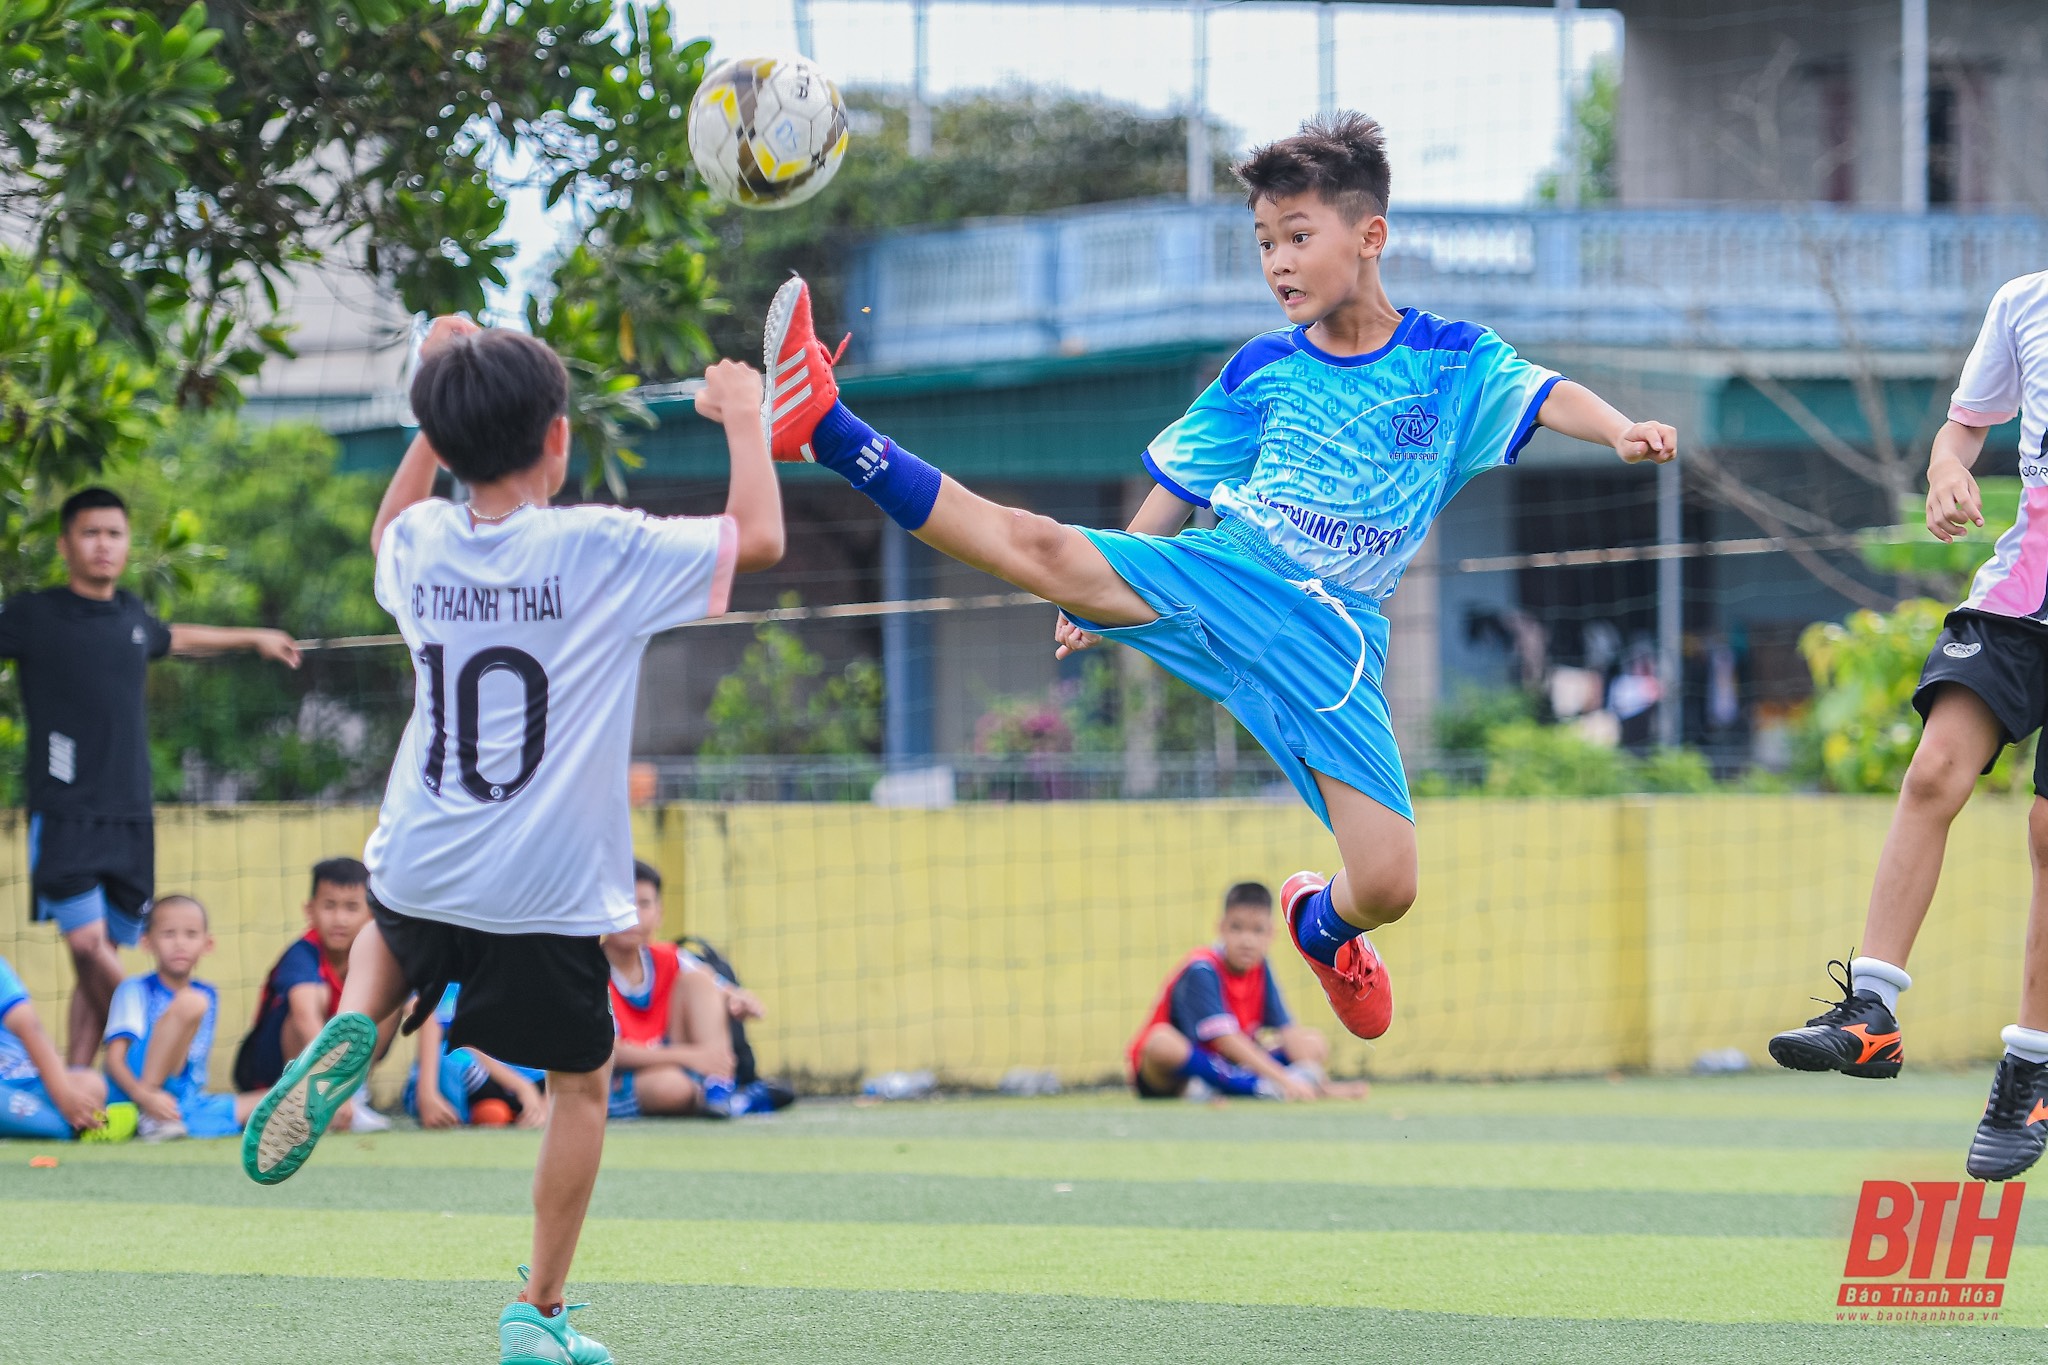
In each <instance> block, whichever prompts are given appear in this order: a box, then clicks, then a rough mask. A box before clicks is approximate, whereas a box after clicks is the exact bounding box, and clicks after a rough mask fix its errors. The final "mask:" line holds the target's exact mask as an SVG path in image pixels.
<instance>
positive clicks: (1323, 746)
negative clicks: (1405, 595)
mask: <svg viewBox="0 0 2048 1365" xmlns="http://www.w3.org/2000/svg"><path fill="white" fill-rule="evenodd" d="M1082 534H1083V535H1085V536H1087V537H1088V539H1089V540H1090V541H1091V542H1092V543H1093V544H1094V546H1095V548H1096V549H1098V550H1100V551H1101V552H1102V556H1103V558H1105V559H1107V560H1108V561H1109V566H1110V567H1111V568H1112V569H1114V570H1116V572H1117V575H1118V576H1119V577H1121V578H1122V579H1123V580H1124V581H1125V582H1126V583H1128V584H1130V585H1131V587H1132V588H1133V589H1134V590H1135V591H1136V592H1137V594H1138V596H1140V597H1142V598H1144V599H1145V603H1146V605H1148V606H1150V607H1151V608H1152V610H1154V611H1156V612H1158V613H1159V619H1158V620H1156V621H1151V622H1148V623H1147V624H1145V625H1142V626H1108V627H1105V626H1100V625H1096V624H1094V623H1093V622H1090V621H1086V620H1083V619H1081V618H1079V617H1076V616H1075V615H1074V614H1073V613H1072V612H1068V613H1067V616H1068V619H1070V620H1072V621H1073V622H1074V624H1075V625H1077V626H1080V627H1081V628H1082V629H1083V630H1088V631H1092V632H1094V633H1096V634H1098V635H1100V636H1102V637H1103V638H1104V639H1105V640H1114V641H1116V642H1117V643H1119V644H1125V645H1129V646H1130V647H1131V648H1133V649H1135V650H1137V651H1139V652H1140V653H1142V654H1144V655H1145V656H1146V657H1147V658H1150V659H1151V660H1152V661H1153V662H1154V663H1157V664H1158V665H1159V666H1160V667H1161V668H1164V669H1165V670H1166V671H1167V672H1169V673H1171V674H1173V676H1174V677H1176V678H1179V679H1180V680H1181V681H1182V682H1184V683H1186V684H1187V685H1188V686H1190V687H1192V688H1194V689H1195V690H1196V691H1197V692H1200V693H1201V694H1202V695H1203V696H1205V697H1208V698H1209V699H1210V700H1212V701H1215V702H1217V703H1219V704H1221V705H1222V706H1223V707H1224V708H1225V709H1226V710H1228V711H1229V712H1230V714H1231V715H1233V716H1235V717H1237V719H1238V722H1239V723H1240V724H1242V725H1243V726H1244V728H1245V729H1246V730H1249V731H1250V732H1251V735H1252V738H1254V739H1256V740H1257V741H1258V742H1259V746H1260V747H1261V748H1263V749H1264V750H1265V751H1266V752H1267V753H1269V754H1271V755H1272V756H1273V761H1274V762H1276V763H1278V764H1279V765H1280V769H1281V771H1282V772H1284V773H1286V774H1287V778H1288V780H1289V781H1290V782H1292V783H1293V784H1294V789H1295V790H1296V791H1298V792H1300V793H1301V799H1302V800H1304V801H1306V802H1308V805H1309V809H1310V810H1313V811H1314V812H1315V813H1316V818H1317V819H1319V820H1321V821H1322V822H1323V823H1324V824H1325V825H1328V824H1329V823H1330V811H1329V807H1328V806H1327V805H1326V804H1325V803H1324V801H1323V794H1322V792H1321V791H1319V790H1318V789H1317V787H1316V782H1315V777H1314V775H1313V773H1316V772H1320V773H1324V774H1326V775H1328V776H1330V777H1333V778H1335V779H1337V780H1338V781H1339V782H1343V783H1345V784H1347V785H1349V786H1351V787H1355V788H1356V789H1358V790H1359V791H1361V792H1364V793H1365V794H1366V795H1367V796H1369V797H1371V798H1372V799H1373V800H1375V801H1377V802H1379V803H1380V804H1381V805H1383V806H1385V807H1386V808H1387V809H1388V810H1391V811H1394V812H1395V813H1397V814H1399V815H1401V816H1403V817H1405V818H1406V819H1409V820H1413V819H1414V818H1415V809H1414V805H1413V803H1412V802H1411V801H1410V800H1409V796H1408V778H1407V775H1406V773H1404V772H1403V771H1402V768H1401V753H1400V750H1399V749H1398V748H1397V747H1396V746H1395V743H1394V722H1393V717H1392V716H1391V715H1390V714H1389V713H1388V711H1387V699H1386V697H1385V696H1384V695H1383V694H1382V693H1381V691H1380V679H1381V678H1382V676H1383V675H1384V672H1385V669H1386V662H1387V618H1386V617H1384V616H1382V615H1380V613H1379V612H1378V610H1376V609H1375V608H1374V607H1373V606H1372V604H1371V603H1369V602H1367V601H1366V600H1365V599H1363V598H1361V597H1359V596H1357V595H1356V594H1354V593H1349V592H1346V591H1344V590H1342V589H1338V588H1332V587H1329V586H1326V585H1324V584H1323V583H1321V582H1320V581H1318V580H1316V579H1312V578H1307V577H1305V576H1296V575H1301V574H1303V572H1304V571H1303V570H1301V569H1299V568H1295V569H1293V570H1292V572H1291V573H1290V572H1289V568H1288V565H1289V561H1288V560H1286V559H1285V558H1283V557H1282V556H1280V555H1279V553H1278V552H1276V551H1274V550H1272V549H1271V548H1270V547H1268V546H1266V545H1265V544H1264V542H1262V541H1258V540H1257V539H1256V538H1255V537H1254V536H1252V535H1251V534H1250V533H1248V532H1242V531H1238V530H1237V529H1236V527H1235V525H1234V523H1232V522H1229V521H1225V522H1224V523H1223V525H1222V526H1221V527H1219V528H1217V529H1215V530H1199V529H1198V530H1190V531H1183V532H1182V533H1181V534H1179V535H1177V536H1147V535H1136V534H1133V533H1131V532H1128V531H1095V530H1087V529H1085V528H1083V529H1082ZM1311 770H1313V771H1311Z"/></svg>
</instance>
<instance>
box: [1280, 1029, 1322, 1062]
mask: <svg viewBox="0 0 2048 1365" xmlns="http://www.w3.org/2000/svg"><path fill="white" fill-rule="evenodd" d="M1284 1041H1285V1042H1286V1045H1287V1055H1288V1057H1290V1058H1291V1059H1293V1060H1294V1061H1297V1062H1315V1063H1318V1064H1321V1063H1323V1062H1326V1061H1328V1060H1329V1059H1330V1040H1329V1039H1327V1038H1325V1037H1323V1033H1322V1030H1321V1029H1313V1028H1310V1027H1308V1025H1306V1024H1297V1025H1295V1026H1294V1027H1293V1028H1291V1029H1289V1030H1288V1031H1287V1036H1286V1038H1285V1040H1284Z"/></svg>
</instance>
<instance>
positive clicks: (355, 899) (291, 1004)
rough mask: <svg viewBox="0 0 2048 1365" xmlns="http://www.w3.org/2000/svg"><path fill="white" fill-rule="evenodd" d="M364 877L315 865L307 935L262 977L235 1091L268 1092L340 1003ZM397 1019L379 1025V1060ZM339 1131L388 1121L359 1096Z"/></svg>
mask: <svg viewBox="0 0 2048 1365" xmlns="http://www.w3.org/2000/svg"><path fill="white" fill-rule="evenodd" d="M369 886H370V870H369V869H368V868H366V867H364V866H363V865H362V863H360V862H358V861H357V860H356V859H354V858H325V859H322V860H321V861H320V862H317V863H315V864H313V889H312V890H311V891H310V892H309V893H308V894H307V898H306V905H305V912H306V932H305V933H304V934H303V935H302V936H301V937H299V938H296V939H294V940H292V944H291V946H290V947H288V948H286V949H285V950H284V952H283V953H282V954H280V955H279V957H278V959H277V965H275V966H274V967H272V968H271V969H270V975H269V976H268V977H266V978H264V981H263V995H262V997H261V998H260V999H259V1000H258V1001H257V1004H256V1021H255V1022H254V1023H253V1024H252V1025H250V1028H249V1033H248V1036H247V1037H245V1038H243V1039H242V1045H241V1047H239V1048H237V1049H236V1051H235V1089H237V1090H268V1089H269V1088H270V1087H271V1086H273V1085H276V1084H277V1078H278V1077H279V1076H282V1075H283V1074H284V1064H285V1060H286V1059H287V1058H290V1057H296V1056H298V1055H299V1054H300V1053H301V1052H303V1051H305V1050H306V1044H308V1043H310V1042H312V1041H313V1036H314V1035H315V1034H317V1033H319V1032H320V1030H321V1028H322V1027H323V1026H325V1025H326V1023H327V1021H328V1020H329V1019H332V1018H333V1017H334V1012H335V1010H336V1008H338V1007H339V1006H340V1004H341V983H342V982H344V981H346V980H347V979H348V951H349V949H350V948H351V947H353V946H354V945H355V941H356V935H357V934H359V933H361V932H362V931H363V926H364V925H365V924H368V923H369V922H370V896H369ZM397 1030H398V1016H397V1015H395V1014H394V1015H391V1016H390V1017H389V1018H386V1019H384V1020H382V1021H381V1022H380V1023H379V1025H378V1055H379V1056H380V1057H381V1056H382V1055H383V1053H384V1051H385V1050H386V1049H388V1048H389V1047H390V1046H391V1039H392V1036H393V1035H394V1034H395V1033H396V1032H397ZM350 1109H351V1112H349V1113H346V1114H343V1115H342V1116H341V1117H340V1118H338V1119H336V1121H335V1122H336V1123H337V1125H338V1126H341V1127H345V1128H348V1129H350V1130H351V1131H353V1132H358V1133H379V1132H382V1131H384V1130H385V1129H387V1128H389V1127H390V1126H391V1121H390V1120H389V1119H387V1118H385V1117H384V1116H383V1115H382V1114H379V1113H378V1112H377V1111H376V1110H374V1109H372V1108H370V1105H369V1097H368V1096H367V1095H357V1096H356V1098H355V1101H354V1103H353V1104H352V1105H351V1106H350Z"/></svg>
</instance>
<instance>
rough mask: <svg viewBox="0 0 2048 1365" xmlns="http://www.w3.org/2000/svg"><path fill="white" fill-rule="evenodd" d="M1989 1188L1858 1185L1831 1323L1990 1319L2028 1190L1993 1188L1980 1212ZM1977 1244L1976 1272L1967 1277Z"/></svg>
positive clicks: (2001, 1293) (2001, 1296)
mask: <svg viewBox="0 0 2048 1365" xmlns="http://www.w3.org/2000/svg"><path fill="white" fill-rule="evenodd" d="M1991 1189H1992V1187H1991V1186H1990V1185H1987V1184H1985V1183H1984V1182H1983V1181H1979V1180H1972V1181H1968V1182H1966V1183H1958V1182H1957V1181H1953V1180H1947V1181H1939V1180H1934V1181H1930V1180H1916V1181H1914V1182H1913V1183H1912V1184H1910V1185H1909V1184H1907V1183H1905V1182H1904V1181H1900V1180H1866V1181H1864V1182H1863V1195H1862V1197H1861V1198H1860V1199H1858V1200H1857V1201H1856V1225H1855V1227H1854V1228H1853V1229H1852V1230H1851V1232H1850V1233H1849V1258H1848V1260H1847V1261H1845V1262H1844V1263H1843V1265H1842V1287H1841V1289H1840V1290H1839V1291H1838V1292H1837V1293H1836V1296H1835V1307H1836V1309H1837V1310H1838V1311H1837V1312H1836V1314H1835V1320H1836V1321H1837V1322H1997V1321H1998V1319H1999V1311H2000V1308H2001V1307H2002V1305H2003V1304H2004V1301H2005V1276H2006V1272H2007V1270H2008V1269H2010V1268H2011V1266H2012V1244H2013V1239H2014V1238H2015V1237H2017V1236H2018V1235H2019V1230H2020V1208H2021V1205H2022V1204H2023V1202H2024V1201H2025V1199H2026V1197H2027V1187H2026V1186H2025V1185H2023V1184H2020V1183H2018V1182H2012V1183H2009V1184H2006V1185H2002V1186H2000V1187H1998V1191H1997V1192H1998V1202H1997V1206H1996V1208H1995V1209H1994V1210H1993V1211H1991V1212H1989V1213H1987V1212H1986V1211H1985V1209H1984V1204H1985V1198H1986V1193H1987V1192H1988V1191H1990V1190H1991ZM1951 1206H1953V1208H1954V1209H1955V1217H1954V1219H1953V1220H1951V1219H1950V1217H1949V1209H1950V1208H1951ZM1944 1232H1946V1234H1947V1235H1946V1236H1944V1235H1943V1234H1944ZM1979 1242H1982V1243H1984V1244H1985V1254H1984V1260H1983V1271H1982V1273H1981V1275H1979V1276H1977V1277H1976V1278H1974V1279H1973V1278H1972V1277H1971V1266H1972V1264H1973V1263H1974V1262H1975V1261H1976V1259H1977V1256H1976V1251H1977V1244H1978V1243H1979ZM1944 1253H1945V1254H1944ZM1937 1269H1938V1270H1939V1272H1940V1273H1939V1274H1938V1275H1937V1274H1936V1271H1937Z"/></svg>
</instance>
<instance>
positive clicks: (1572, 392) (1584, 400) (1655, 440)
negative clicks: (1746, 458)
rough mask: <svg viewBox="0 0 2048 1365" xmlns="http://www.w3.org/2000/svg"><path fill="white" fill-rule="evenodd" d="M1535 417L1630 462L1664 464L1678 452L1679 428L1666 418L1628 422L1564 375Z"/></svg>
mask: <svg viewBox="0 0 2048 1365" xmlns="http://www.w3.org/2000/svg"><path fill="white" fill-rule="evenodd" d="M1536 420H1537V421H1538V422H1539V423H1541V424H1542V425H1544V426H1546V427H1548V428H1549V429H1550V430H1552V431H1554V432H1556V433H1558V434H1559V435H1560V436H1570V437H1572V438H1573V439H1575V440H1580V441H1589V442H1591V443H1592V444H1594V445H1599V446H1612V447H1613V448H1614V453H1615V454H1617V455H1619V456H1621V458H1622V459H1623V460H1626V461H1627V462H1628V463H1630V464H1639V463H1641V462H1642V461H1644V460H1648V461H1650V462H1651V463H1653V464H1667V463H1669V462H1670V461H1671V460H1674V459H1676V458H1677V456H1678V430H1677V428H1675V427H1673V426H1671V425H1670V424H1669V423H1666V422H1631V421H1630V420H1629V419H1628V418H1626V417H1624V416H1622V415H1621V413H1620V412H1619V411H1618V410H1616V408H1615V407H1614V405H1613V404H1611V403H1609V402H1608V401H1607V400H1606V399H1604V398H1602V397H1601V396H1600V395H1599V394H1597V393H1595V392H1593V391H1592V390H1591V389H1589V388H1587V387H1586V386H1585V385H1584V384H1575V383H1573V382H1572V381H1571V380H1569V379H1567V380H1565V381H1563V382H1562V383H1560V384H1558V385H1557V387H1555V388H1553V389H1552V390H1551V391H1550V396H1549V397H1548V398H1545V399H1544V400H1543V406H1542V407H1541V408H1540V409H1538V410H1537V413H1536Z"/></svg>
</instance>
